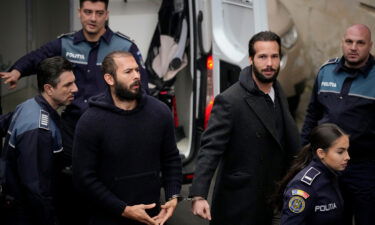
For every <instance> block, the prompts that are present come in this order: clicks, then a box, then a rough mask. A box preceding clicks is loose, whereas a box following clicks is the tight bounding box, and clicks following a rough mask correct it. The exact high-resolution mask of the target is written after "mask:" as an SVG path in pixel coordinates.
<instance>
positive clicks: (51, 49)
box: [0, 0, 148, 224]
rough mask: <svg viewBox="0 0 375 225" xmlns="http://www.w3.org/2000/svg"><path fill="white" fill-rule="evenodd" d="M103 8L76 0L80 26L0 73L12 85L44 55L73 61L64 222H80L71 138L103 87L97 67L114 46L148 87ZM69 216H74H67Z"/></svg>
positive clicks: (65, 116) (65, 129)
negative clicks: (73, 93)
mask: <svg viewBox="0 0 375 225" xmlns="http://www.w3.org/2000/svg"><path fill="white" fill-rule="evenodd" d="M107 8H108V0H80V9H79V11H78V12H79V17H80V20H81V24H82V29H81V30H79V31H78V32H73V33H68V34H64V35H61V36H60V37H59V38H57V39H56V40H53V41H51V42H49V43H47V44H45V45H43V46H42V47H40V48H39V49H37V50H35V51H32V52H30V53H29V54H27V55H25V56H23V57H22V58H20V59H19V60H18V61H17V62H16V63H15V64H14V65H13V66H12V67H11V68H10V70H9V71H10V72H2V73H0V76H1V77H2V78H3V79H5V83H9V84H10V85H11V87H15V85H16V82H17V80H18V79H19V78H20V77H25V76H28V75H31V74H34V73H35V69H36V66H37V65H38V63H39V62H41V61H42V60H43V59H45V58H47V57H52V56H63V57H65V58H66V59H68V60H69V61H70V62H71V63H73V64H74V74H75V76H76V79H77V80H76V83H77V86H78V89H79V90H78V93H77V94H76V96H75V99H74V101H73V102H72V104H71V105H69V106H67V107H66V109H65V110H64V111H63V112H62V115H61V133H62V138H63V146H64V151H63V155H64V162H63V164H64V169H63V170H62V173H61V174H60V176H61V178H60V179H59V181H61V182H60V184H59V187H60V189H61V190H59V192H60V193H61V195H62V197H61V201H62V202H61V205H62V206H61V207H63V208H64V209H65V210H64V211H66V212H68V211H69V212H70V213H68V215H63V216H62V218H63V219H64V220H65V219H66V220H69V221H67V222H66V223H65V222H64V223H65V224H73V223H80V224H82V223H84V222H78V221H77V219H78V218H81V215H83V212H84V210H83V209H84V206H83V205H81V204H80V203H78V202H77V201H79V198H80V196H81V195H80V194H77V193H76V190H75V189H74V187H73V183H72V177H71V171H72V170H71V164H72V147H73V138H74V131H75V127H76V124H77V122H78V119H79V118H80V116H81V115H82V113H83V112H84V111H85V110H86V109H87V108H88V99H89V98H90V97H92V96H94V95H97V94H99V93H101V92H103V91H104V90H106V88H107V86H106V84H105V82H104V79H103V74H102V70H101V63H102V61H103V59H104V57H105V56H106V55H107V54H109V53H111V52H113V51H115V50H118V51H120V50H121V51H127V52H130V53H132V55H133V56H134V58H135V59H136V61H137V63H138V65H139V70H140V74H141V83H142V88H143V90H145V91H146V92H147V91H148V81H147V73H146V70H145V67H144V63H143V59H142V56H141V53H140V51H139V50H138V47H137V46H136V45H135V44H134V42H133V41H131V40H130V39H129V38H128V37H126V36H125V35H123V34H121V33H114V32H113V31H112V30H111V29H110V28H109V27H108V26H106V25H105V23H106V21H107V20H108V18H109V12H108V10H107ZM69 214H74V215H69ZM70 218H75V219H71V220H70ZM83 220H85V219H83Z"/></svg>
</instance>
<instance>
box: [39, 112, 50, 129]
mask: <svg viewBox="0 0 375 225" xmlns="http://www.w3.org/2000/svg"><path fill="white" fill-rule="evenodd" d="M48 124H49V113H48V112H46V111H44V110H40V117H39V128H42V129H45V130H49V126H48Z"/></svg>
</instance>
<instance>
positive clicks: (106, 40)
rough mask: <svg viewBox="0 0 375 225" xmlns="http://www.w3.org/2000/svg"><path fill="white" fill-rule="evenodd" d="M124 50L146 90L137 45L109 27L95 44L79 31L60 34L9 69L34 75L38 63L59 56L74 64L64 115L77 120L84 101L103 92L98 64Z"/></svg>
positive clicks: (144, 76) (145, 77) (26, 74)
mask: <svg viewBox="0 0 375 225" xmlns="http://www.w3.org/2000/svg"><path fill="white" fill-rule="evenodd" d="M116 50H117V51H119V50H122V51H127V52H130V53H132V54H133V56H134V58H135V59H136V61H137V63H138V65H139V67H140V73H141V81H142V87H143V88H144V89H145V90H148V86H147V73H146V70H145V68H144V65H143V60H142V56H141V53H140V51H139V50H138V48H137V46H136V45H135V44H134V43H133V42H132V41H131V40H130V39H129V38H128V37H126V36H125V35H122V34H121V33H113V32H112V30H111V29H109V27H106V32H105V33H104V34H103V35H102V37H101V38H100V39H99V42H98V43H90V42H88V41H86V39H85V37H84V35H83V31H82V30H80V31H78V32H75V33H69V34H64V35H62V36H60V37H59V38H58V39H55V40H53V41H51V42H49V43H47V44H45V45H43V46H42V47H40V48H39V49H37V50H35V51H32V52H30V53H29V54H27V55H25V56H23V57H22V58H20V59H19V60H18V61H17V62H16V63H15V64H14V65H13V66H12V67H11V68H10V70H12V69H17V70H18V71H20V72H21V76H28V75H31V74H35V73H36V68H37V65H38V63H39V62H41V61H42V60H44V59H46V58H49V57H52V56H63V57H65V58H66V59H68V60H69V61H70V62H71V63H73V64H74V75H75V77H76V84H77V86H78V92H77V93H76V95H75V98H74V101H73V102H72V104H71V105H69V106H67V108H66V110H65V113H68V114H69V115H71V116H74V117H73V118H74V119H78V118H79V116H80V115H81V114H82V113H83V112H84V111H85V110H86V109H87V107H88V99H89V98H90V97H91V96H94V95H97V94H99V93H101V92H103V91H104V90H105V89H106V84H105V81H104V79H103V73H102V69H101V64H102V61H103V59H104V57H105V56H106V55H108V54H109V53H111V52H113V51H116Z"/></svg>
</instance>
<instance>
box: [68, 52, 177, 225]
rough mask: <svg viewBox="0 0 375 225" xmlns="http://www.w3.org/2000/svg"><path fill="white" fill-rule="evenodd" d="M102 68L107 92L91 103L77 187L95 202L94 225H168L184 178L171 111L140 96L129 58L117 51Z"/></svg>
mask: <svg viewBox="0 0 375 225" xmlns="http://www.w3.org/2000/svg"><path fill="white" fill-rule="evenodd" d="M102 67H103V72H104V80H105V82H106V83H107V84H108V86H109V90H108V91H107V92H105V93H103V94H101V95H98V96H95V97H93V98H92V99H91V100H90V104H89V105H90V107H89V109H88V110H87V111H86V112H85V113H84V114H83V116H82V117H81V118H80V120H79V122H78V124H77V128H76V133H75V138H74V147H73V179H74V182H75V184H76V185H77V187H78V189H79V190H81V191H82V193H84V194H85V195H86V197H87V198H88V200H90V201H92V202H93V203H94V204H92V207H93V210H92V214H91V215H90V216H91V223H90V224H95V225H99V224H103V225H104V224H106V225H107V224H116V225H117V224H118V225H120V224H121V225H130V224H131V225H133V224H152V225H154V224H155V225H156V224H164V223H165V221H166V220H167V219H169V217H171V216H172V214H173V212H174V209H175V208H176V205H177V200H178V197H179V193H180V189H181V178H182V172H181V159H180V157H179V153H178V149H177V147H176V142H175V136H174V127H173V120H172V115H171V112H170V110H169V108H168V107H167V106H166V105H165V104H164V103H162V102H160V101H159V100H157V99H156V98H153V97H151V96H148V95H146V94H144V93H143V92H142V90H141V82H140V74H139V68H138V64H137V62H136V60H135V59H134V57H133V56H132V55H131V54H130V53H127V52H121V51H117V52H113V53H111V54H109V55H108V56H106V57H105V59H104V61H103V63H102ZM161 187H164V190H165V197H166V199H167V202H166V203H165V204H163V205H160V188H161Z"/></svg>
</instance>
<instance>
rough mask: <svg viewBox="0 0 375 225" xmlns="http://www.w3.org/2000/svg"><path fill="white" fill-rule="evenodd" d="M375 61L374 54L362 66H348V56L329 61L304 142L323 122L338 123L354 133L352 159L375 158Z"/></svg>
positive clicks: (320, 79)
mask: <svg viewBox="0 0 375 225" xmlns="http://www.w3.org/2000/svg"><path fill="white" fill-rule="evenodd" d="M374 65H375V60H374V58H373V56H371V55H370V58H369V60H368V61H367V64H366V65H365V66H364V67H362V68H360V69H354V70H353V69H348V68H346V67H345V66H344V59H343V58H341V59H339V58H337V59H332V60H329V61H328V62H327V63H326V64H325V65H323V66H322V68H321V69H320V71H319V73H318V76H317V78H316V82H315V86H314V90H313V93H312V96H311V100H310V104H309V106H308V109H307V115H306V118H305V123H304V125H303V128H302V142H303V144H307V143H308V142H309V141H308V137H309V134H310V132H311V130H312V129H313V128H314V127H315V126H317V125H319V124H322V123H335V124H337V125H338V126H339V127H341V128H342V129H343V130H344V131H345V132H346V133H348V134H349V135H350V148H349V154H350V157H351V161H356V160H358V161H360V160H375V138H374V137H375V116H374V115H375V88H374V87H375V66H374Z"/></svg>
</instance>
